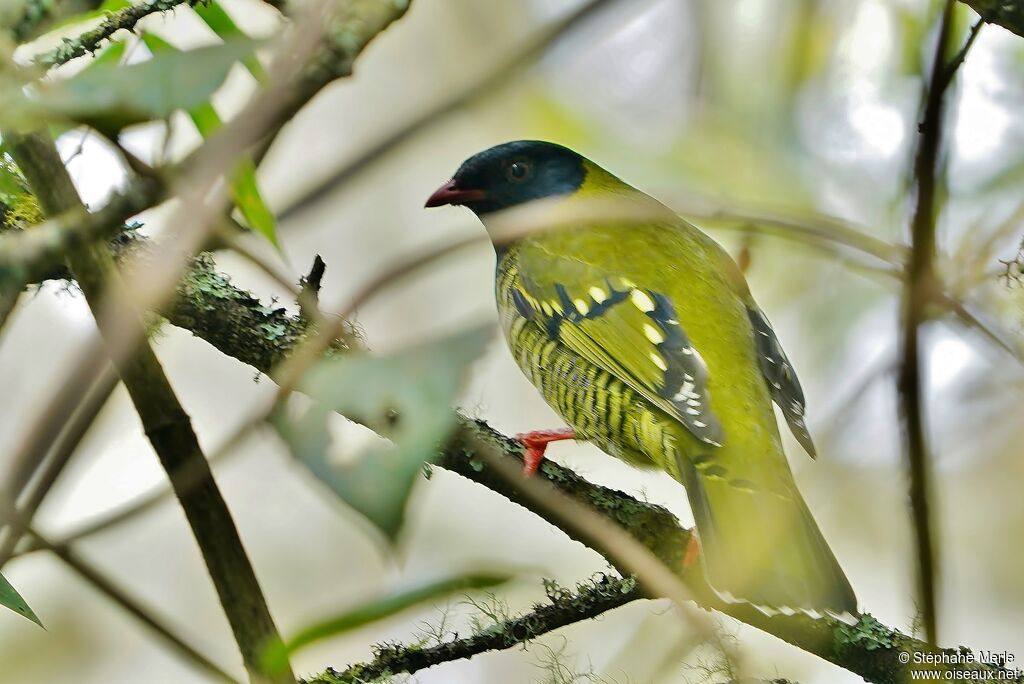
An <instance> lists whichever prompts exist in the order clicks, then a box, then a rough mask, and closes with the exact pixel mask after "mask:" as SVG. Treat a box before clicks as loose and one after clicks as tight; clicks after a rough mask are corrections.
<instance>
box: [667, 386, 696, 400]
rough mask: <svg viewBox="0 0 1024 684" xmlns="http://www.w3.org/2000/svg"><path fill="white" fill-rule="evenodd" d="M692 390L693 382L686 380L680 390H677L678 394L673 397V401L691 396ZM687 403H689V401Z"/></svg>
mask: <svg viewBox="0 0 1024 684" xmlns="http://www.w3.org/2000/svg"><path fill="white" fill-rule="evenodd" d="M692 391H693V383H692V382H690V381H686V382H684V383H683V386H682V387H680V388H679V391H678V392H676V395H675V396H674V397H672V401H682V400H683V399H685V398H686V397H688V396H690V392H692ZM687 403H689V402H687Z"/></svg>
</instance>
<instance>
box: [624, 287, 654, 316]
mask: <svg viewBox="0 0 1024 684" xmlns="http://www.w3.org/2000/svg"><path fill="white" fill-rule="evenodd" d="M629 298H630V299H631V300H633V305H634V306H635V307H636V308H638V309H640V310H641V311H643V312H645V313H646V312H648V311H654V300H653V299H651V298H650V297H649V296H648V295H647V293H646V292H644V291H643V290H637V289H635V288H634V289H633V291H632V292H630V294H629Z"/></svg>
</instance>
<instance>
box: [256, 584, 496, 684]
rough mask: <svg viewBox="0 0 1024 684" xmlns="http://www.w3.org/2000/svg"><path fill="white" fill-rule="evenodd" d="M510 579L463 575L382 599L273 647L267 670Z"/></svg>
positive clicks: (268, 652) (266, 661)
mask: <svg viewBox="0 0 1024 684" xmlns="http://www.w3.org/2000/svg"><path fill="white" fill-rule="evenodd" d="M509 579H510V577H509V576H508V575H464V576H461V577H452V578H449V579H445V580H441V581H439V582H433V583H431V584H426V585H423V586H421V587H416V588H414V589H409V590H407V591H402V592H398V593H394V594H388V595H386V596H381V597H380V598H378V599H376V600H374V601H371V602H369V603H367V604H365V605H362V606H360V607H358V608H355V609H354V610H351V611H348V612H346V613H342V614H341V615H339V616H337V617H333V618H330V619H327V620H324V621H323V622H318V623H316V624H314V625H310V626H309V627H307V628H306V629H304V630H302V631H301V632H299V633H298V634H297V635H295V636H294V637H293V638H291V639H290V640H289V641H288V642H287V643H285V644H280V643H279V644H274V645H273V646H271V647H270V648H268V649H267V650H266V652H265V653H264V657H263V663H264V667H265V668H266V669H267V671H268V672H279V671H281V670H282V669H284V667H285V666H286V665H287V663H288V657H289V656H290V655H291V654H292V653H294V652H295V651H298V650H299V649H300V648H304V647H306V646H309V645H310V644H313V643H316V642H318V641H323V640H324V639H327V638H329V637H333V636H337V635H338V634H344V633H345V632H348V631H351V630H353V629H357V628H359V627H362V626H363V625H367V624H369V623H371V622H376V621H377V620H382V619H384V618H386V617H389V616H391V615H394V614H395V613H399V612H401V611H403V610H406V609H407V608H411V607H413V606H415V605H416V604H419V603H423V602H424V601H430V600H432V599H438V598H441V597H443V596H447V595H448V594H451V593H453V592H456V591H470V590H473V589H487V588H490V587H494V586H497V585H499V584H502V583H504V582H507V581H508V580H509Z"/></svg>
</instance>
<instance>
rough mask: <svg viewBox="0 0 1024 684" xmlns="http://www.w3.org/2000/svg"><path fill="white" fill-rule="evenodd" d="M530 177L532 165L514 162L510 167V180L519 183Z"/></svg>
mask: <svg viewBox="0 0 1024 684" xmlns="http://www.w3.org/2000/svg"><path fill="white" fill-rule="evenodd" d="M529 175H530V165H529V163H527V162H524V161H517V162H512V163H511V164H510V165H509V167H508V179H509V180H510V181H512V182H513V183H518V182H520V181H523V180H525V179H526V177H527V176H529Z"/></svg>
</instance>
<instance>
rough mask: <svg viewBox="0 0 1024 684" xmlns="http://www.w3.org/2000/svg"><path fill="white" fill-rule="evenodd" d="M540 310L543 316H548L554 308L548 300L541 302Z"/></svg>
mask: <svg viewBox="0 0 1024 684" xmlns="http://www.w3.org/2000/svg"><path fill="white" fill-rule="evenodd" d="M540 310H541V311H543V312H544V315H545V316H550V315H552V314H553V313H554V312H555V310H554V308H553V307H552V306H551V304H549V303H548V302H541V305H540Z"/></svg>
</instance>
